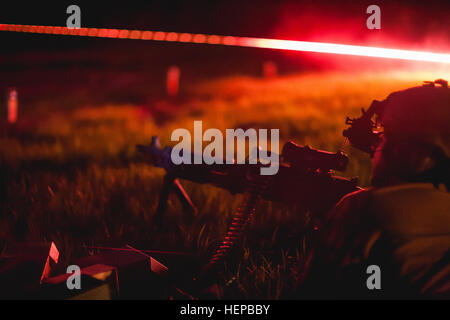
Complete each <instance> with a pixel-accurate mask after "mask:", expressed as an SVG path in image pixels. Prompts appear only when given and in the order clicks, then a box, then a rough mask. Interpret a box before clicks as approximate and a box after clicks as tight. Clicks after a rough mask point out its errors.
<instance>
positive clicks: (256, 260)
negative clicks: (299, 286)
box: [0, 73, 435, 299]
mask: <svg viewBox="0 0 450 320" xmlns="http://www.w3.org/2000/svg"><path fill="white" fill-rule="evenodd" d="M434 78H435V77H434V76H433V75H431V76H430V75H423V74H414V75H411V74H402V73H397V74H389V75H386V74H362V75H358V76H356V77H355V76H354V75H350V74H321V73H311V74H302V75H297V76H290V77H283V78H279V79H274V80H263V79H256V78H248V77H233V78H224V79H217V80H214V81H209V82H207V83H196V84H192V85H191V86H190V87H188V88H186V94H185V96H184V97H181V98H180V99H179V101H172V102H171V101H165V100H159V101H156V100H155V101H153V102H151V103H149V104H147V105H132V104H129V105H126V104H120V105H79V106H76V107H75V108H64V106H58V107H49V106H46V105H45V103H44V104H42V103H41V104H39V105H36V106H35V107H33V108H28V110H23V111H22V110H21V114H20V121H19V123H18V124H17V125H16V126H13V127H11V126H8V127H6V124H5V123H3V126H4V127H5V130H4V134H3V135H2V139H1V150H2V158H1V166H2V171H3V173H4V179H3V190H4V191H3V193H2V194H3V199H2V201H3V202H4V210H3V214H2V216H1V220H2V221H1V223H0V234H2V235H5V239H7V240H13V239H14V240H44V241H51V240H52V241H55V243H56V245H57V247H58V248H59V249H60V251H61V252H62V258H63V260H62V262H63V264H64V263H68V262H69V261H70V260H72V259H74V258H76V257H79V256H82V255H86V254H92V253H93V252H94V251H95V250H92V249H88V248H86V247H85V246H86V245H88V246H122V245H124V244H127V243H128V244H131V245H133V246H135V247H137V248H141V249H154V250H176V251H185V252H191V253H193V254H194V256H195V259H196V261H198V264H199V265H201V264H202V263H203V262H205V261H206V258H207V257H208V254H209V253H211V251H212V250H213V249H214V248H215V246H216V245H217V244H218V243H219V241H220V240H221V237H222V235H223V234H224V233H225V231H226V228H227V226H228V224H229V222H230V219H231V214H232V213H233V210H234V209H236V207H237V206H238V205H239V201H240V200H241V197H240V196H232V195H230V194H229V193H228V192H226V191H223V190H219V189H216V188H213V187H210V186H207V185H195V184H193V183H189V182H183V183H184V186H185V187H186V190H187V191H188V193H189V194H190V195H191V197H192V199H193V201H194V203H195V204H196V205H197V206H198V208H199V211H198V214H197V216H196V217H195V219H194V220H193V221H190V220H188V219H186V218H185V217H184V216H183V214H182V213H181V212H182V211H181V206H180V204H179V203H178V201H177V199H176V198H175V197H173V198H171V199H170V203H169V208H168V211H167V212H166V215H165V220H164V222H163V226H162V228H161V230H157V232H153V230H152V228H151V225H152V219H153V216H154V212H155V209H156V205H157V196H158V191H159V189H160V187H161V183H162V177H163V171H162V170H161V169H157V168H152V167H151V166H149V165H147V164H146V163H145V161H144V159H143V158H142V157H141V156H140V155H139V154H137V152H136V150H135V145H136V144H138V143H139V144H143V143H148V142H149V141H150V138H151V136H152V135H159V136H160V137H161V142H162V144H163V145H166V144H171V143H170V134H171V132H172V130H174V129H176V128H188V129H192V127H193V121H194V120H203V128H204V129H205V128H210V127H214V128H219V129H223V130H224V129H225V128H249V127H253V128H279V129H280V135H281V140H282V141H281V143H284V142H285V141H288V140H293V141H295V142H296V143H299V144H309V145H311V146H312V147H315V148H321V149H326V150H330V151H336V150H338V148H340V147H341V146H342V143H343V138H342V130H343V129H344V127H345V124H344V122H345V117H346V116H347V115H349V116H356V115H359V112H360V109H361V107H367V106H368V105H369V104H370V102H371V100H372V99H383V98H384V97H386V96H387V94H388V93H390V92H392V91H394V90H397V89H402V88H406V87H408V86H411V85H419V84H420V83H421V81H422V80H434ZM57 103H58V101H57V100H56V101H52V102H51V105H52V106H55V105H57ZM345 151H346V152H347V153H348V154H349V155H350V157H351V160H350V164H349V167H348V169H347V171H346V172H343V173H339V174H341V175H345V176H359V178H360V184H361V185H362V186H367V185H369V173H370V159H368V157H367V156H365V155H363V154H361V153H359V152H358V151H355V150H352V149H350V148H349V147H348V146H347V147H346V148H345ZM307 225H308V217H306V216H304V215H298V214H296V210H295V209H294V208H289V207H287V206H285V205H282V204H273V203H262V204H261V205H260V206H259V208H258V210H257V212H256V214H255V216H254V219H253V220H252V222H251V224H250V226H249V230H248V232H247V234H246V235H245V237H244V239H243V241H242V245H241V246H240V247H239V250H236V252H235V253H234V256H233V257H232V258H231V259H228V260H227V261H228V264H227V265H225V266H224V269H223V270H224V272H223V273H222V274H221V279H220V282H219V298H251V299H256V298H263V299H275V298H289V297H292V296H291V289H292V285H293V284H294V282H295V279H296V276H297V273H298V270H299V268H300V267H301V264H302V262H303V259H304V257H305V253H306V252H307V250H308V247H309V244H308V242H307V237H306V236H305V230H306V228H307Z"/></svg>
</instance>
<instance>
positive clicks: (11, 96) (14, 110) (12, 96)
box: [8, 89, 19, 123]
mask: <svg viewBox="0 0 450 320" xmlns="http://www.w3.org/2000/svg"><path fill="white" fill-rule="evenodd" d="M18 112H19V103H18V99H17V90H16V89H11V90H9V93H8V122H9V123H16V121H17V115H18Z"/></svg>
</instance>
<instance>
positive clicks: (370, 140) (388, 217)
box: [298, 80, 450, 299]
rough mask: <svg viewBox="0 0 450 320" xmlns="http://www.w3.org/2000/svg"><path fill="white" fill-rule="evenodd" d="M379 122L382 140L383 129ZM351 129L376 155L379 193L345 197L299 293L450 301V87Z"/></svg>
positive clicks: (392, 105)
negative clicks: (378, 130) (375, 120)
mask: <svg viewBox="0 0 450 320" xmlns="http://www.w3.org/2000/svg"><path fill="white" fill-rule="evenodd" d="M374 115H377V116H378V123H379V124H380V125H381V127H383V128H384V131H383V132H382V133H378V132H375V131H374V127H375V126H374V125H375V123H374V122H372V120H371V118H372V116H374ZM348 123H349V124H351V127H350V128H349V129H347V130H345V131H344V136H346V137H348V138H349V140H350V142H351V143H352V145H353V146H355V147H357V148H359V149H361V150H363V151H366V152H368V153H370V154H371V156H372V165H373V166H372V185H373V187H371V188H369V189H366V190H361V191H357V192H354V193H351V194H349V195H347V196H345V197H344V198H342V199H341V201H340V202H339V203H338V204H337V205H336V207H335V208H334V209H333V210H332V211H331V212H330V213H329V215H328V218H327V219H326V221H325V222H324V223H323V225H322V226H321V228H319V234H318V241H317V244H316V245H315V247H314V249H313V250H312V254H311V255H310V256H309V258H308V261H307V267H306V268H305V272H304V273H303V275H302V277H301V280H300V283H299V285H298V289H299V293H300V296H301V297H315V298H317V297H320V298H327V297H330V298H377V297H379V298H427V297H429V298H447V299H448V298H450V195H449V190H450V189H449V188H450V179H449V172H450V89H449V88H448V86H447V82H446V81H444V80H436V81H435V82H433V83H431V82H427V83H425V84H424V85H423V86H421V87H414V88H410V89H406V90H404V91H398V92H394V93H392V94H390V95H389V96H388V97H387V99H386V100H383V101H376V100H375V101H374V102H373V103H372V105H371V106H370V108H369V110H367V112H363V115H362V116H361V117H360V118H358V119H353V120H348ZM371 265H375V266H376V267H372V268H369V269H368V267H369V266H371ZM377 267H379V271H380V272H379V273H378V272H376V271H377V270H375V271H374V268H375V269H377ZM369 288H370V289H369ZM377 288H380V289H377Z"/></svg>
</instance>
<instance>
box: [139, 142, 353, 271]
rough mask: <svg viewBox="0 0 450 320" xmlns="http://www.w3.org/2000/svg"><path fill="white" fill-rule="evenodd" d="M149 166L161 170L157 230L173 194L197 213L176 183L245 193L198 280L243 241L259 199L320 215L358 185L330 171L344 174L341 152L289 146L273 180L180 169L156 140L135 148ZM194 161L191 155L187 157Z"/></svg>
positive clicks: (231, 170)
mask: <svg viewBox="0 0 450 320" xmlns="http://www.w3.org/2000/svg"><path fill="white" fill-rule="evenodd" d="M137 149H138V150H139V151H141V152H143V153H145V154H146V155H147V157H148V159H149V161H150V163H151V164H152V165H154V166H156V167H160V168H163V169H165V171H166V175H165V177H164V183H163V188H162V190H161V194H160V196H159V203H158V208H157V212H156V215H155V221H154V222H155V225H158V224H159V223H160V222H161V220H162V215H163V213H164V211H165V209H166V207H167V200H168V196H169V194H170V192H171V191H172V190H173V191H175V193H176V194H177V196H178V197H179V199H180V200H181V203H182V204H183V207H184V208H185V209H186V211H188V212H191V213H193V212H195V211H196V208H195V206H194V204H193V203H192V201H191V199H190V198H189V196H188V194H187V193H186V191H185V190H184V189H183V187H182V185H181V183H180V181H179V180H178V178H181V179H186V180H190V181H193V182H196V183H208V184H211V185H214V186H216V187H220V188H223V189H226V190H228V191H229V192H231V193H232V194H236V193H243V194H244V195H245V196H244V200H243V203H242V205H241V206H240V207H239V208H238V209H237V210H236V212H235V213H234V217H233V220H232V222H231V226H230V227H229V229H228V232H227V234H226V236H225V238H224V240H223V241H222V243H221V245H220V246H219V247H218V248H217V250H216V252H215V254H214V255H213V256H212V258H211V259H210V261H209V263H208V264H207V265H206V266H205V268H204V269H203V272H202V273H201V274H202V275H203V274H205V273H207V271H209V270H212V269H214V268H213V267H214V266H216V265H217V262H218V261H219V260H221V259H222V258H224V257H225V256H226V254H227V253H228V252H229V251H230V249H231V248H232V247H233V245H234V243H235V242H236V241H237V240H238V239H239V238H240V237H241V235H242V233H243V231H244V229H245V226H246V224H247V223H248V221H249V219H250V217H251V216H252V214H253V213H254V211H255V207H256V205H257V203H258V201H259V200H260V199H264V200H268V201H276V202H283V203H287V204H292V205H300V206H301V207H302V208H305V209H308V210H310V211H311V212H318V213H324V212H327V211H328V210H329V209H331V207H332V206H333V205H334V204H336V203H337V202H338V201H339V199H341V198H342V197H343V196H344V195H346V194H348V193H350V192H353V191H356V190H358V189H359V188H358V186H357V182H358V181H357V179H347V178H343V177H339V176H335V175H333V174H332V170H338V171H343V170H345V168H346V166H347V163H348V158H347V156H346V155H345V154H344V153H342V152H337V153H331V152H326V151H321V150H315V149H312V148H310V147H308V146H298V145H296V144H295V143H293V142H287V143H286V144H285V145H284V146H283V149H282V153H281V158H280V163H279V170H278V172H277V174H275V175H273V176H264V175H260V168H261V166H263V164H261V163H260V162H258V163H257V164H232V165H230V164H211V165H207V164H180V165H176V164H174V163H173V162H172V160H171V151H172V148H170V147H166V148H164V149H162V148H161V146H160V142H159V138H158V137H156V136H154V137H152V141H151V143H150V145H149V146H144V145H137ZM191 156H193V155H191Z"/></svg>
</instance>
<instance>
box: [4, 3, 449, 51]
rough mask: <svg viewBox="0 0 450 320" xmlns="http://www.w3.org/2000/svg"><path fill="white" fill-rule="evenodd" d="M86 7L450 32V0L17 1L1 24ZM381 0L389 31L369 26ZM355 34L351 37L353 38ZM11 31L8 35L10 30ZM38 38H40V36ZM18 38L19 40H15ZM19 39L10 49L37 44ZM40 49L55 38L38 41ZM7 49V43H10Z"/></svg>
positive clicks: (309, 26) (214, 27)
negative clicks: (371, 13) (371, 11)
mask: <svg viewBox="0 0 450 320" xmlns="http://www.w3.org/2000/svg"><path fill="white" fill-rule="evenodd" d="M70 4H78V5H79V6H80V7H81V10H82V26H85V27H116V28H136V29H148V30H155V29H160V30H164V31H179V32H199V33H209V34H213V33H216V34H230V35H243V36H258V37H278V38H285V39H317V40H321V39H320V38H323V39H326V40H329V41H333V40H334V41H336V42H338V41H341V39H342V34H346V37H347V39H348V40H349V41H351V42H353V43H354V42H355V41H357V42H360V43H364V42H367V41H368V40H367V39H368V38H370V39H372V38H373V37H374V35H376V37H377V41H381V42H385V43H389V42H395V41H401V42H406V43H409V44H412V45H416V44H423V42H424V41H425V40H426V39H427V38H429V36H430V34H431V35H432V34H436V33H438V34H439V37H441V38H442V37H444V38H445V35H446V36H447V37H446V38H447V39H446V41H447V42H448V38H449V37H450V1H433V0H428V1H411V0H409V1H392V0H391V1H373V0H370V1H369V0H367V1H347V0H341V1H318V0H315V1H311V0H306V1H302V0H298V1H266V0H259V1H231V0H228V1H171V0H158V1H151V0H150V1H145V2H136V1H129V0H127V1H110V2H100V1H89V2H88V1H76V0H72V1H52V2H49V1H33V2H30V1H9V2H7V3H5V1H3V3H2V4H1V10H0V22H4V23H16V24H37V25H40V24H42V25H65V21H66V18H67V14H66V13H65V10H66V8H67V6H68V5H70ZM370 4H378V5H379V6H380V7H381V10H382V30H380V31H372V32H370V31H368V30H367V29H366V28H365V19H366V18H367V15H366V14H365V9H366V8H367V6H368V5H370ZM350 34H351V36H350V37H349V35H350ZM2 36H4V35H2ZM34 38H36V37H34ZM14 40H18V38H17V37H16V38H14ZM28 45H31V43H28V44H23V43H22V44H19V43H16V44H15V46H13V47H10V46H8V47H9V48H10V49H13V48H15V49H19V48H23V49H25V50H27V49H30V48H29V47H28ZM32 45H33V46H34V47H39V46H44V47H48V46H49V45H50V46H51V45H52V43H46V42H45V40H44V42H42V43H41V42H40V41H35V42H33V43H32ZM4 49H5V48H4Z"/></svg>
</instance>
